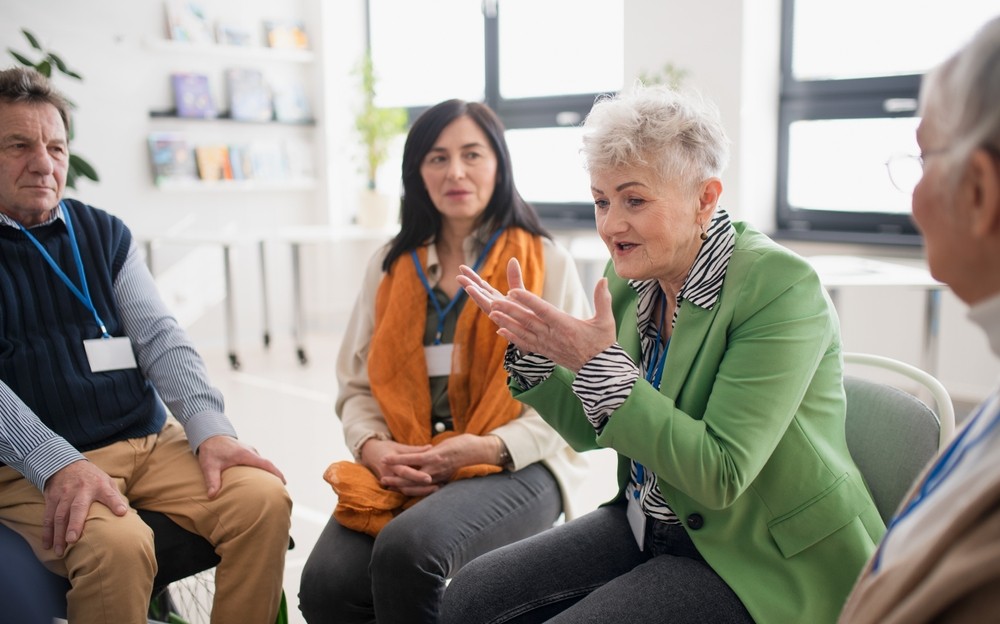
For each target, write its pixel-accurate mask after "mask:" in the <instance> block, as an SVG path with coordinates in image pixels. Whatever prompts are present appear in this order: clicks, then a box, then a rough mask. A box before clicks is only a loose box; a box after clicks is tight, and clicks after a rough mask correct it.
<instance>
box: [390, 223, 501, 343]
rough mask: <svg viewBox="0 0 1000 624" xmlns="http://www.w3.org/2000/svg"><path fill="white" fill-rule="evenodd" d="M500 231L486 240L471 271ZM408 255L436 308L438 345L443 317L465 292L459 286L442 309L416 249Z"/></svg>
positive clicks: (442, 327) (442, 326) (436, 339)
mask: <svg viewBox="0 0 1000 624" xmlns="http://www.w3.org/2000/svg"><path fill="white" fill-rule="evenodd" d="M502 232H503V228H501V229H499V230H497V231H496V232H494V233H493V236H491V237H490V240H489V241H487V243H486V247H484V248H483V251H482V253H480V254H479V258H477V259H476V263H475V264H474V265H472V270H473V271H478V270H479V267H480V266H482V264H483V262H484V261H485V260H486V256H487V254H489V253H490V249H492V248H493V244H494V243H496V242H497V239H498V238H500V234H501V233H502ZM410 256H411V257H412V258H413V264H414V265H416V267H417V275H419V276H420V281H421V282H423V283H424V290H426V291H427V296H428V298H429V299H430V300H431V303H433V304H434V309H435V310H437V316H438V324H437V331H436V332H435V334H434V344H436V345H439V344H441V335H442V334H443V333H444V319H445V317H447V316H448V313H449V312H451V309H452V308H454V307H455V304H456V303H458V302H459V301H460V300H461V299H462V295H464V294H465V290H464V289H462V288H459V289H458V292H457V293H455V296H454V297H452V298H451V301H449V302H448V305H447V306H446V307H445V308H444V309H443V310H442V309H441V304H439V303H438V300H437V297H435V296H434V289H433V288H431V283H430V282H429V281H428V280H427V275H426V274H425V273H424V267H422V266H420V258H418V257H417V250H416V249H414V250H412V251H410Z"/></svg>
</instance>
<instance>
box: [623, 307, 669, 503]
mask: <svg viewBox="0 0 1000 624" xmlns="http://www.w3.org/2000/svg"><path fill="white" fill-rule="evenodd" d="M660 297H661V298H660V324H659V325H658V326H657V328H656V340H655V341H654V342H653V352H652V353H651V354H650V356H649V368H648V369H646V381H648V382H649V383H650V384H652V385H653V387H654V388H656V389H657V390H659V389H660V382H661V381H662V380H663V366H664V365H665V364H666V363H667V351H668V350H669V349H670V338H667V341H666V342H665V343H663V352H662V353H661V352H660V339H661V338H662V337H663V328H664V325H665V323H666V321H667V295H666V293H663V292H661V293H660ZM632 461H633V463H635V479H636V482H637V483H638V484H639V485H640V486H641V485H642V484H643V483H644V482H645V480H646V469H645V468H643V466H642V464H641V463H639V462H638V461H636V460H634V459H633V460H632ZM632 495H633V496H634V497H635V498H636V499H638V498H639V490H638V489H636V490H635V491H634V492H633V493H632Z"/></svg>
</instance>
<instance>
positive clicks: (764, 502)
mask: <svg viewBox="0 0 1000 624" xmlns="http://www.w3.org/2000/svg"><path fill="white" fill-rule="evenodd" d="M582 151H583V153H584V156H585V159H586V162H587V168H588V170H589V172H590V183H591V192H592V194H593V197H594V213H595V217H596V221H597V230H598V233H599V234H600V236H601V238H602V240H603V241H604V243H605V245H606V246H607V248H608V251H609V252H610V255H611V261H610V262H609V264H608V267H607V269H606V270H605V274H604V278H603V279H601V280H600V281H599V283H598V285H597V287H596V290H595V292H594V303H595V309H596V315H595V316H594V317H592V318H590V319H586V320H582V319H579V318H575V317H573V316H571V315H569V314H566V313H564V312H561V311H559V310H557V309H555V308H554V307H553V306H551V305H549V304H547V303H546V302H544V301H542V300H541V299H540V298H539V297H537V296H535V295H533V294H531V293H530V292H529V291H528V290H526V289H524V288H521V287H520V283H521V278H520V274H521V271H520V267H519V266H518V265H517V263H516V262H512V263H510V264H509V266H508V274H509V277H508V280H507V281H508V282H509V283H510V285H511V286H512V287H513V288H511V289H510V290H509V291H507V292H506V294H504V293H502V291H501V290H500V289H498V288H496V287H494V286H491V285H490V284H488V283H487V282H486V281H484V280H482V279H480V278H479V276H477V274H476V272H474V271H473V270H472V269H471V267H465V268H464V269H463V276H462V277H461V278H460V280H461V283H462V284H463V286H465V288H466V292H468V293H469V295H470V297H471V298H472V299H473V300H474V301H475V302H476V304H477V305H479V307H480V308H481V309H482V310H484V311H485V312H487V313H488V318H489V319H491V320H492V321H493V322H494V323H496V324H497V325H498V326H499V333H500V335H501V336H503V337H504V338H506V339H507V340H508V341H510V343H511V346H510V347H509V348H508V352H507V358H506V366H507V369H508V371H509V372H510V374H511V382H510V388H511V391H512V392H513V394H514V396H515V397H517V399H518V400H520V401H522V402H523V403H525V404H526V405H529V406H531V407H533V408H535V409H536V410H537V411H538V413H539V414H541V416H542V417H543V418H545V419H546V420H547V421H548V422H550V423H551V424H552V425H553V427H555V429H556V430H557V431H559V433H560V434H562V435H563V437H565V438H566V439H567V440H568V441H569V442H570V443H571V444H572V445H573V447H574V448H576V449H578V450H590V449H598V448H612V449H614V450H615V451H617V453H618V470H617V476H618V484H619V491H618V493H617V495H616V496H615V498H614V499H613V500H612V501H609V502H608V503H607V504H606V505H604V506H602V507H600V508H599V509H597V510H596V511H593V512H591V513H589V514H587V515H585V516H582V517H580V518H577V519H575V520H571V521H569V522H566V523H565V524H562V525H560V526H557V527H554V528H552V529H550V530H548V531H546V532H544V533H541V534H539V535H536V536H534V537H531V538H528V539H526V540H522V541H521V542H518V543H516V544H513V545H511V546H507V547H504V548H501V549H498V550H495V551H493V552H490V553H487V554H485V555H483V556H481V557H479V558H478V559H476V560H475V561H473V562H472V563H470V564H469V565H467V566H466V567H465V568H463V569H462V570H461V571H460V572H459V573H458V574H457V575H456V576H455V578H454V579H452V582H451V585H449V587H448V589H447V591H446V592H445V597H444V603H443V607H442V622H443V624H483V623H486V622H490V623H491V624H500V623H503V622H517V623H519V624H523V623H527V622H567V623H569V622H572V623H577V622H629V623H642V622H671V623H674V624H678V623H685V622H690V623H701V622H726V623H729V624H732V623H739V622H782V623H784V622H808V623H809V624H816V623H824V622H827V623H829V622H833V621H834V620H836V618H837V615H838V613H839V612H840V609H841V607H842V606H843V601H844V599H845V598H846V597H847V593H848V592H849V591H850V588H851V585H852V584H853V582H854V579H855V578H856V577H857V575H858V573H859V571H860V570H861V568H862V566H863V565H864V563H865V561H867V559H868V557H869V556H870V554H871V553H872V551H874V549H875V545H876V543H877V541H878V539H879V538H880V537H881V536H882V533H883V531H884V530H885V526H884V524H883V522H882V519H881V517H880V516H879V514H878V511H877V509H876V508H875V504H874V503H873V502H872V499H871V496H870V495H869V493H868V490H867V488H866V487H865V483H864V480H863V479H862V477H861V474H860V472H859V470H858V468H857V466H856V465H855V464H854V461H853V460H852V459H851V455H850V453H849V451H848V448H847V441H846V434H845V420H846V400H845V395H844V386H843V362H842V358H841V340H840V329H839V322H838V319H837V315H836V312H835V310H834V308H833V305H832V303H831V302H830V299H829V297H828V296H827V295H826V293H825V291H824V290H823V286H822V285H821V283H820V280H819V277H818V276H817V274H816V272H815V271H814V270H813V268H812V267H811V266H810V265H809V263H808V262H806V261H805V260H804V259H803V258H801V257H799V256H797V255H795V254H794V253H792V252H791V251H789V250H788V249H786V248H784V247H782V246H780V245H778V244H777V243H775V242H774V241H773V240H771V239H770V238H768V237H767V236H766V235H764V234H763V233H761V232H759V231H757V230H756V229H754V228H753V227H752V226H751V225H750V224H748V223H746V222H743V221H739V220H736V219H732V218H731V217H730V215H729V213H728V212H727V211H726V210H723V209H722V208H720V207H719V200H720V196H721V194H722V180H721V178H720V176H721V175H722V172H723V170H724V169H725V165H726V161H727V159H728V153H729V141H728V138H727V137H726V133H725V130H724V128H723V127H722V123H721V120H720V118H719V113H718V110H717V109H716V108H715V106H714V105H713V104H711V103H710V102H708V101H707V100H705V99H704V98H702V97H700V96H698V95H697V94H695V93H693V92H691V93H689V92H680V91H675V90H672V89H670V88H668V87H665V86H653V87H643V86H638V87H636V88H634V89H631V90H628V91H625V92H623V93H621V94H619V95H617V96H613V97H606V98H602V99H600V100H599V101H598V102H597V103H596V104H595V105H594V107H593V109H592V111H591V112H590V114H589V115H588V117H587V119H586V122H585V123H584V143H583V150H582Z"/></svg>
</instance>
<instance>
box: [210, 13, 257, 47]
mask: <svg viewBox="0 0 1000 624" xmlns="http://www.w3.org/2000/svg"><path fill="white" fill-rule="evenodd" d="M215 40H216V41H217V42H218V43H219V44H220V45H230V46H238V47H243V48H247V47H254V46H260V33H259V29H258V27H256V26H253V25H251V24H249V23H248V22H246V21H244V20H238V19H220V20H218V21H217V22H216V23H215Z"/></svg>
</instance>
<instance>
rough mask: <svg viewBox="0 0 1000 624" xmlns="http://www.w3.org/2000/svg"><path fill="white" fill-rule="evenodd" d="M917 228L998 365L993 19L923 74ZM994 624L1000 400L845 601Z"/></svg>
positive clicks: (868, 617)
mask: <svg viewBox="0 0 1000 624" xmlns="http://www.w3.org/2000/svg"><path fill="white" fill-rule="evenodd" d="M919 112H920V117H921V120H920V125H919V126H918V128H917V143H918V145H919V146H920V150H921V154H920V155H914V156H912V157H911V158H913V159H916V160H917V161H918V162H919V163H920V164H921V165H922V166H923V176H922V178H921V179H920V182H919V183H918V184H917V185H916V188H915V189H914V190H913V220H914V222H915V223H916V225H917V228H918V229H919V230H920V232H921V233H922V234H923V237H924V246H925V248H926V252H927V263H928V264H929V266H930V270H931V274H932V275H934V277H936V278H937V279H939V280H941V281H942V282H945V283H947V284H948V285H949V286H950V287H951V289H952V291H953V292H954V293H955V295H957V296H958V297H959V298H960V299H961V300H962V301H964V302H965V303H966V304H968V305H969V306H970V308H969V318H970V319H971V320H972V321H973V322H974V323H975V324H977V325H979V326H980V327H981V328H982V329H983V331H984V332H985V333H986V337H987V338H988V339H989V344H990V348H991V349H992V350H993V353H994V354H996V355H997V356H998V357H1000V17H997V18H994V19H993V20H992V21H990V22H988V23H987V24H986V25H985V26H984V27H983V28H982V29H980V30H979V32H978V33H977V34H976V36H975V37H974V38H973V39H972V40H971V41H970V42H969V43H968V44H967V45H966V46H965V47H964V48H962V49H961V50H959V51H958V52H957V53H956V54H955V55H954V56H952V57H951V58H950V59H948V60H947V61H945V62H944V64H942V65H941V66H939V67H938V68H936V69H935V70H934V71H932V72H930V73H929V74H928V75H927V76H926V77H925V79H924V82H923V84H922V86H921V94H920V111H919ZM998 621H1000V389H998V390H995V391H994V392H993V394H992V395H991V396H990V397H988V398H987V399H986V401H984V402H983V403H982V404H981V405H980V406H979V407H978V408H976V409H975V410H974V411H973V412H972V414H971V415H970V416H969V417H968V418H967V419H966V420H965V422H964V424H963V426H962V428H961V429H960V430H959V431H958V432H957V433H956V434H955V437H954V438H953V439H952V441H951V443H950V444H949V445H948V446H947V447H946V448H944V449H942V451H941V452H940V453H939V455H938V458H937V459H935V460H934V461H932V462H931V464H930V465H929V466H928V467H927V468H926V470H925V471H924V475H923V476H922V477H921V478H920V479H918V480H917V482H916V483H915V484H914V486H913V488H912V489H911V491H910V493H909V495H908V496H907V497H906V498H905V499H904V501H903V503H902V505H900V507H899V509H898V510H897V511H896V515H895V517H894V518H893V519H892V521H891V522H890V523H889V530H888V532H887V533H886V535H885V538H884V539H883V540H882V543H881V545H880V546H879V549H878V552H877V553H876V554H875V556H874V557H872V560H871V562H870V563H869V565H868V566H867V567H866V568H865V571H864V573H863V574H862V576H861V578H860V579H859V581H858V584H857V587H855V589H854V591H853V592H852V593H851V596H850V599H849V600H848V603H847V606H846V607H845V608H844V612H843V614H842V615H841V622H843V623H844V624H848V623H849V624H868V623H871V624H876V623H877V624H893V623H900V624H902V623H904V622H905V623H906V624H919V623H921V622H969V623H970V624H972V623H975V624H979V623H980V622H998Z"/></svg>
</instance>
